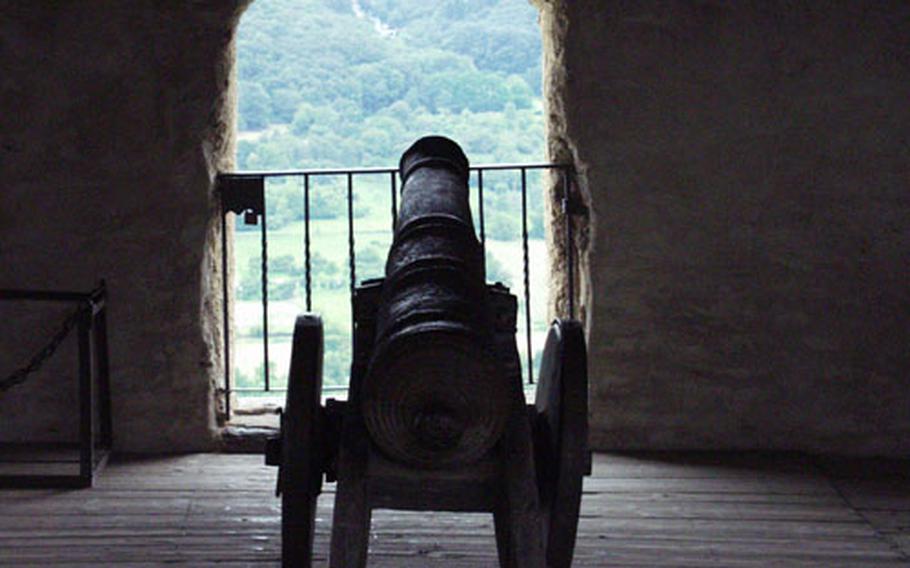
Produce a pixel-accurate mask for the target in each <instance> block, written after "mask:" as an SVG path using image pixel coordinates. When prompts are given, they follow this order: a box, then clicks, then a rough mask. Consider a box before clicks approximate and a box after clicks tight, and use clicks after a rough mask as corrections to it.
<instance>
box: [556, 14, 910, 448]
mask: <svg viewBox="0 0 910 568" xmlns="http://www.w3.org/2000/svg"><path fill="white" fill-rule="evenodd" d="M543 7H544V11H543V13H544V29H545V32H546V30H547V29H550V30H555V31H556V32H558V33H557V34H556V35H555V36H554V38H552V40H551V45H549V46H548V48H547V49H548V53H549V55H548V57H554V58H558V59H559V60H561V61H562V62H563V63H564V65H565V68H564V69H562V70H559V71H558V72H557V74H556V76H555V77H551V81H552V85H551V86H550V88H549V89H548V96H549V98H550V103H551V109H552V108H555V109H556V110H557V112H556V120H555V121H554V126H553V128H552V130H551V142H552V144H551V151H552V148H553V146H555V147H556V148H568V149H569V150H570V151H571V153H572V154H573V155H574V158H575V159H576V160H577V163H578V165H579V168H580V170H581V171H582V173H583V180H582V181H583V186H584V188H585V189H586V191H588V192H589V193H590V195H591V205H592V207H593V217H592V218H594V219H596V222H595V223H594V225H593V227H594V233H593V238H592V241H591V243H590V245H591V246H590V248H589V249H588V251H587V255H588V258H589V261H590V266H589V267H588V273H587V274H586V275H585V277H584V279H585V280H586V281H587V282H588V284H589V285H590V290H591V297H590V298H589V306H588V310H589V318H590V319H589V321H588V328H589V339H590V370H591V374H592V381H593V384H592V390H591V395H592V404H593V409H592V415H593V416H592V442H593V444H594V446H595V447H600V448H606V447H611V448H616V447H620V448H634V447H639V448H777V449H797V450H809V451H819V452H839V453H862V454H892V455H906V454H907V452H908V451H910V411H908V409H910V388H908V387H910V381H908V373H910V355H908V348H907V346H908V345H910V323H908V321H910V320H908V314H910V287H908V285H907V282H908V281H910V191H908V183H910V144H908V137H910V104H908V101H910V5H908V4H907V3H906V2H898V1H877V0H876V1H872V0H866V1H839V2H832V1H828V2H814V1H809V0H805V1H796V2H793V1H787V2H783V1H779V2H778V1H773V2H765V1H757V0H756V1H750V2H720V1H692V0H686V1H683V0H679V1H662V2H658V1H637V2H636V1H633V2H623V1H610V2H604V1H594V0H572V1H571V2H569V1H565V2H562V1H556V2H545V3H544V6H543ZM554 42H555V45H552V43H554ZM551 71H552V70H551Z"/></svg>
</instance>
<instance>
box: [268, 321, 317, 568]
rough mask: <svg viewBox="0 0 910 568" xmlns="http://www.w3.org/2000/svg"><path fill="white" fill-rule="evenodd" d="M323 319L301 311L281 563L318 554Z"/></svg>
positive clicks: (285, 423) (284, 429) (291, 382)
mask: <svg viewBox="0 0 910 568" xmlns="http://www.w3.org/2000/svg"><path fill="white" fill-rule="evenodd" d="M322 345H323V336H322V319H321V318H320V317H319V316H316V315H311V314H305V315H301V316H298V317H297V322H296V323H295V325H294V342H293V345H292V351H291V369H290V372H289V374H288V390H287V399H286V408H285V410H284V413H283V414H282V417H281V439H282V442H281V468H280V470H279V473H278V475H279V490H280V491H281V563H282V566H286V567H287V566H295V567H297V566H299V567H307V568H308V567H309V566H310V565H311V563H312V559H313V532H314V529H315V524H316V499H317V497H318V496H319V493H320V492H321V491H322V473H323V471H324V467H325V464H324V463H323V462H324V456H325V451H324V448H323V445H324V444H325V426H326V424H325V415H324V411H323V408H322V407H321V406H320V402H321V396H322V349H323V347H322Z"/></svg>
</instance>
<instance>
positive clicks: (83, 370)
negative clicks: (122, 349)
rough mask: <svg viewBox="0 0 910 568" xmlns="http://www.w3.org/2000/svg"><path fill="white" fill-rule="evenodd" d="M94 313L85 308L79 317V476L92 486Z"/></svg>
mask: <svg viewBox="0 0 910 568" xmlns="http://www.w3.org/2000/svg"><path fill="white" fill-rule="evenodd" d="M92 320H93V318H92V312H91V310H90V309H87V307H83V309H82V313H81V314H80V315H79V325H78V337H79V391H80V393H81V394H82V396H80V397H79V442H80V450H79V476H80V477H81V478H83V479H84V480H86V481H87V482H88V483H89V484H91V478H92V471H93V470H94V469H95V392H94V381H92V375H93V374H94V373H93V372H92V371H93V366H94V365H93V362H92V351H93V345H92V323H93V322H92Z"/></svg>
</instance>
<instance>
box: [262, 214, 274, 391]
mask: <svg viewBox="0 0 910 568" xmlns="http://www.w3.org/2000/svg"><path fill="white" fill-rule="evenodd" d="M267 234H268V224H267V222H266V215H265V207H263V208H262V269H261V273H260V274H261V276H262V356H263V358H264V359H263V361H262V373H263V378H264V379H265V392H269V390H271V389H270V387H271V381H270V377H269V240H268V237H267V236H266V235H267Z"/></svg>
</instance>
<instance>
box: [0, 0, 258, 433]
mask: <svg viewBox="0 0 910 568" xmlns="http://www.w3.org/2000/svg"><path fill="white" fill-rule="evenodd" d="M243 4H245V2H243V1H241V0H233V1H216V0H209V1H199V0H197V1H193V2H155V1H152V0H143V1H137V2H127V3H118V2H107V1H102V0H97V1H81V2H53V1H50V0H46V1H37V2H8V3H4V4H3V6H0V68H2V69H3V73H2V74H0V109H2V112H0V172H2V175H0V178H2V183H3V187H2V190H0V267H2V270H0V288H42V289H75V290H88V289H90V288H91V287H93V286H94V284H95V283H96V281H97V280H98V279H100V278H105V279H107V284H108V287H109V291H110V299H109V314H110V315H109V328H110V347H111V372H112V379H113V405H114V409H113V410H114V423H115V426H114V427H115V437H116V440H115V444H116V447H117V448H119V449H126V450H134V451H135V450H139V451H158V450H190V449H201V448H209V447H212V445H213V442H214V441H215V439H216V436H217V430H216V425H215V421H214V415H215V413H214V411H213V404H214V402H213V401H214V397H213V389H214V388H215V385H216V384H218V383H219V382H220V380H221V377H222V363H221V351H220V349H221V347H220V345H221V341H220V334H221V325H220V301H221V300H220V290H221V285H220V283H221V275H220V264H219V263H220V251H219V249H218V248H217V247H218V246H220V232H219V231H220V223H219V216H218V205H217V200H216V199H215V196H214V194H213V179H214V174H215V172H216V171H217V170H219V169H225V168H228V167H229V166H230V160H231V159H232V156H233V140H232V132H233V126H232V124H231V123H232V117H233V110H232V109H233V106H234V105H233V101H232V100H231V93H232V92H233V89H232V88H231V87H230V83H231V73H232V71H231V70H232V65H233V54H232V36H233V29H234V25H235V22H236V20H237V18H238V17H239V15H240V12H241V10H242V7H243ZM0 310H2V312H0V313H2V316H0V375H3V374H6V373H7V372H8V371H10V370H12V369H13V368H15V367H17V366H18V365H21V364H22V363H23V362H24V360H26V359H27V357H28V356H29V355H30V354H31V352H33V351H34V350H35V349H36V348H38V347H40V345H41V344H42V342H43V341H44V340H45V339H46V338H47V337H49V336H50V334H51V333H52V331H53V330H54V329H55V328H56V326H57V325H58V322H59V321H60V319H61V318H62V316H63V314H64V312H65V311H66V310H64V309H63V308H61V307H59V306H58V307H50V308H49V307H41V306H35V305H32V306H28V307H26V306H24V305H17V306H16V307H13V306H11V305H10V304H8V303H4V304H0ZM72 343H74V342H73V340H72V339H70V340H68V341H67V344H66V345H64V347H63V349H62V352H61V353H59V354H58V355H57V356H55V358H54V360H53V361H51V362H50V363H49V364H48V366H47V367H46V369H45V370H42V372H41V373H39V374H38V375H36V376H34V377H33V378H32V379H31V380H30V381H29V382H28V383H27V384H25V385H22V386H20V387H17V388H15V389H14V390H11V391H9V392H8V393H7V394H5V395H0V440H3V441H9V440H68V439H73V438H74V436H75V432H76V424H77V421H76V406H75V392H76V391H75V387H74V384H75V377H74V374H75V349H74V348H73V345H72Z"/></svg>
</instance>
